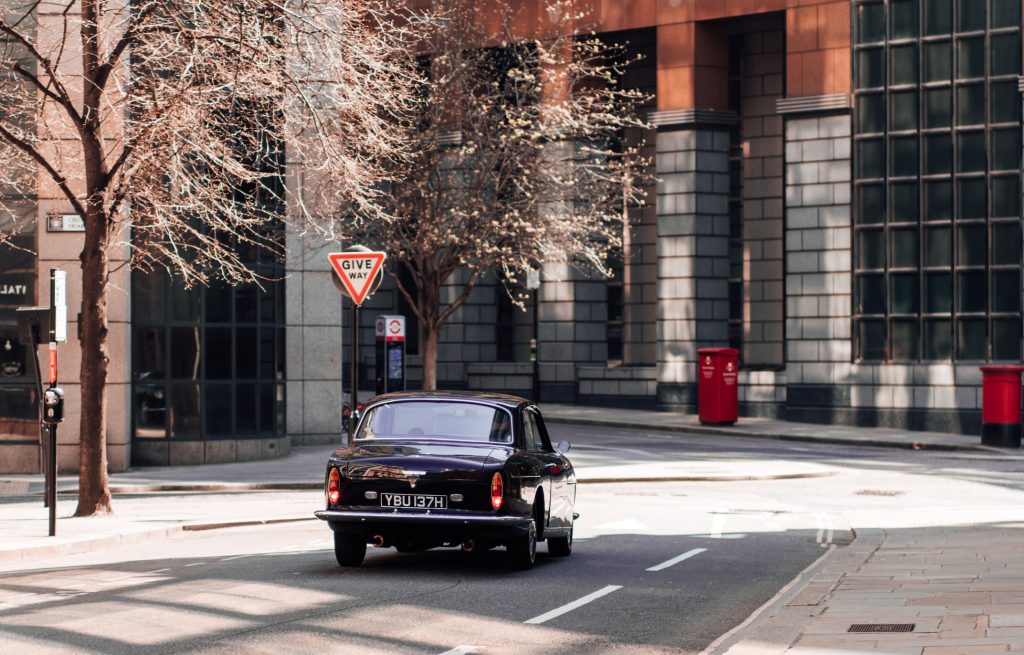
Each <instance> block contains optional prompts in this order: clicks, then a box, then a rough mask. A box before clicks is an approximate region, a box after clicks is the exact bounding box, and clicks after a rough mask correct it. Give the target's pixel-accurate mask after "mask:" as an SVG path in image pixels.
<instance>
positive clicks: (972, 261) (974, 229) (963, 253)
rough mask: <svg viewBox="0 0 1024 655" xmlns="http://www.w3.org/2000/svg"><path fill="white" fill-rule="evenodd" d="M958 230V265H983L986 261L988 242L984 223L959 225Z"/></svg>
mask: <svg viewBox="0 0 1024 655" xmlns="http://www.w3.org/2000/svg"><path fill="white" fill-rule="evenodd" d="M957 230H958V239H959V241H958V248H957V253H958V255H957V263H958V264H959V265H960V266H984V265H985V264H986V263H987V262H988V242H987V240H986V238H985V226H984V225H961V226H960V227H959V228H957Z"/></svg>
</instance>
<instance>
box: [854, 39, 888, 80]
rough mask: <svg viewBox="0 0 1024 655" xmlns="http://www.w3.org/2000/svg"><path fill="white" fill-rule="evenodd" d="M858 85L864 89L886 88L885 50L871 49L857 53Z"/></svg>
mask: <svg viewBox="0 0 1024 655" xmlns="http://www.w3.org/2000/svg"><path fill="white" fill-rule="evenodd" d="M857 83H858V86H860V88H862V89H870V88H873V87H881V86H885V50H883V49H882V48H871V49H870V50H861V51H859V52H858V53H857Z"/></svg>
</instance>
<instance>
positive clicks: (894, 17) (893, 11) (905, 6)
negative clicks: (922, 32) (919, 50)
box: [889, 0, 917, 39]
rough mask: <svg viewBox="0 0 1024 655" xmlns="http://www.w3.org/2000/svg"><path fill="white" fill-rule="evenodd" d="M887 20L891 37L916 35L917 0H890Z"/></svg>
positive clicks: (898, 37)
mask: <svg viewBox="0 0 1024 655" xmlns="http://www.w3.org/2000/svg"><path fill="white" fill-rule="evenodd" d="M889 22H890V25H891V31H892V38H894V39H905V38H908V37H914V36H917V0H892V4H891V6H890V12H889Z"/></svg>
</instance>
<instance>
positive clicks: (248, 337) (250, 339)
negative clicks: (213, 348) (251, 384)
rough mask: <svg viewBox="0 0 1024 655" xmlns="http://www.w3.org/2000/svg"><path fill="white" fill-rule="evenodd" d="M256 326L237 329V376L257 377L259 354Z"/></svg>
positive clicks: (242, 377) (245, 377)
mask: <svg viewBox="0 0 1024 655" xmlns="http://www.w3.org/2000/svg"><path fill="white" fill-rule="evenodd" d="M256 339H257V336H256V328H241V327H240V328H237V329H236V330H235V378H236V379H239V380H252V379H255V378H256V373H257V367H258V364H259V360H258V354H257V341H256Z"/></svg>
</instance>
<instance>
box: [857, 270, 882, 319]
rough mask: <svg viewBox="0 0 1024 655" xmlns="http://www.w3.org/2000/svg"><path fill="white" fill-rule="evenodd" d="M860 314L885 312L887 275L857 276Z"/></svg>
mask: <svg viewBox="0 0 1024 655" xmlns="http://www.w3.org/2000/svg"><path fill="white" fill-rule="evenodd" d="M857 283H858V284H857V286H858V288H857V291H858V293H857V298H858V302H859V304H860V311H859V312H858V313H859V314H884V313H885V307H886V293H885V276H884V275H861V276H859V277H858V278H857Z"/></svg>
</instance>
